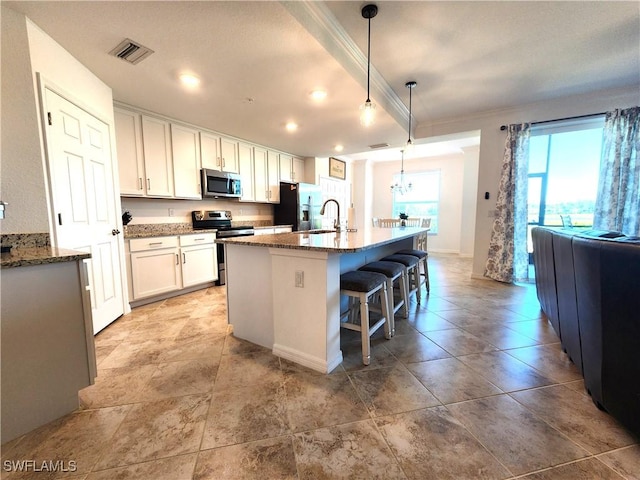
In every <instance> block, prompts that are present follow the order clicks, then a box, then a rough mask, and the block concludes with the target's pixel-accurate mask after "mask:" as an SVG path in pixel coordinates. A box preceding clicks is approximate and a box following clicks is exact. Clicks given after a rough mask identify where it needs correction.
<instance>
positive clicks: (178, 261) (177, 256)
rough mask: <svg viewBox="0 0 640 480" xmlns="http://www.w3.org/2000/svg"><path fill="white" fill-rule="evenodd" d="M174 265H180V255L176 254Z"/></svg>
mask: <svg viewBox="0 0 640 480" xmlns="http://www.w3.org/2000/svg"><path fill="white" fill-rule="evenodd" d="M176 265H180V255H178V254H177V253H176Z"/></svg>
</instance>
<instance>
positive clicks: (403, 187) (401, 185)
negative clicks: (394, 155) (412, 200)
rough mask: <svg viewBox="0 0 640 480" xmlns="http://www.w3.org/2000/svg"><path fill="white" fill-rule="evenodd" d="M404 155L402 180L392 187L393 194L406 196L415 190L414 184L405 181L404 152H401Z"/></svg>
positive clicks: (401, 169)
mask: <svg viewBox="0 0 640 480" xmlns="http://www.w3.org/2000/svg"><path fill="white" fill-rule="evenodd" d="M400 153H401V154H402V163H401V166H400V178H399V180H398V181H396V182H395V183H394V184H393V185H391V193H395V192H397V193H399V194H400V195H404V194H405V193H409V192H410V191H411V190H412V189H413V184H412V183H411V182H409V183H405V181H404V150H400Z"/></svg>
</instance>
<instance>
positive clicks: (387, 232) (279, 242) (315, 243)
mask: <svg viewBox="0 0 640 480" xmlns="http://www.w3.org/2000/svg"><path fill="white" fill-rule="evenodd" d="M428 230H429V229H427V228H422V227H397V228H377V227H366V228H364V229H362V230H358V231H356V232H347V231H345V230H343V231H342V232H340V233H336V232H333V231H330V232H327V231H326V230H319V231H318V232H325V233H310V232H309V231H306V232H292V233H276V234H271V235H257V236H253V237H232V238H224V239H216V243H226V244H232V245H250V246H254V247H268V248H288V249H293V250H311V251H319V252H330V253H352V252H359V251H361V250H366V249H368V248H373V247H377V246H380V245H384V244H386V243H392V242H395V241H397V240H402V239H404V238H409V237H414V236H415V235H418V234H419V233H422V232H427V231H428ZM311 232H313V230H312V231H311Z"/></svg>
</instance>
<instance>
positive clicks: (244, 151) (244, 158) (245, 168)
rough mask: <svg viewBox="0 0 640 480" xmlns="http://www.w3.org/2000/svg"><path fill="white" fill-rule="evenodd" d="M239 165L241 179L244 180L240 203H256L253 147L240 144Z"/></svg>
mask: <svg viewBox="0 0 640 480" xmlns="http://www.w3.org/2000/svg"><path fill="white" fill-rule="evenodd" d="M238 164H239V167H240V177H241V178H242V196H241V197H240V201H242V202H253V201H255V199H256V197H255V193H254V191H255V189H254V185H255V180H254V173H253V170H254V162H253V146H252V145H249V144H247V143H242V142H240V143H238Z"/></svg>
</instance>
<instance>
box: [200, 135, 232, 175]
mask: <svg viewBox="0 0 640 480" xmlns="http://www.w3.org/2000/svg"><path fill="white" fill-rule="evenodd" d="M200 149H201V150H200V154H201V158H202V168H211V169H213V170H221V171H223V172H232V173H240V168H239V165H238V142H237V141H236V140H233V139H231V138H226V137H222V136H220V135H216V134H215V133H210V132H200Z"/></svg>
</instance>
